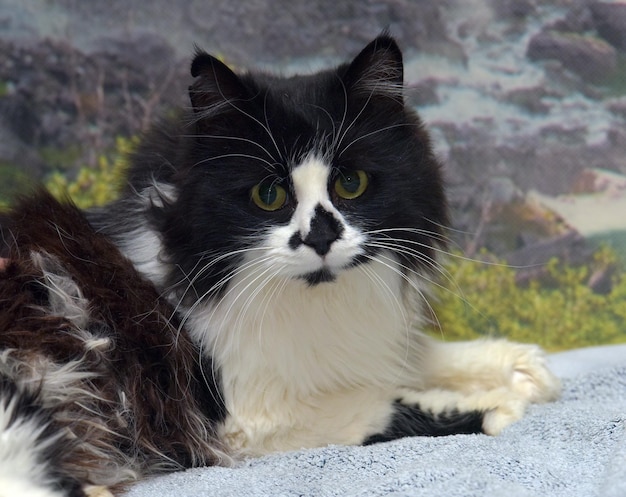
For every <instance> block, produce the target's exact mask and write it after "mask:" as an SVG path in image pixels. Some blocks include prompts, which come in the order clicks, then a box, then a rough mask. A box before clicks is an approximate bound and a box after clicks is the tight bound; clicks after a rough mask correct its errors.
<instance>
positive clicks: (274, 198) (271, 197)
mask: <svg viewBox="0 0 626 497" xmlns="http://www.w3.org/2000/svg"><path fill="white" fill-rule="evenodd" d="M251 197H252V201H253V202H254V203H255V205H256V206H257V207H259V208H260V209H263V210H264V211H277V210H278V209H280V208H281V207H282V206H284V205H285V203H286V202H287V190H285V189H284V188H283V187H282V186H280V185H278V184H276V182H270V181H263V182H261V183H259V184H258V185H254V187H253V188H252V191H251Z"/></svg>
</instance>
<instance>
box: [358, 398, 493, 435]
mask: <svg viewBox="0 0 626 497" xmlns="http://www.w3.org/2000/svg"><path fill="white" fill-rule="evenodd" d="M393 409H394V413H393V417H392V419H391V422H390V423H389V425H388V426H387V428H386V429H385V431H384V432H382V433H377V434H376V435H372V436H370V437H369V438H368V439H367V440H365V441H364V442H363V445H371V444H375V443H379V442H388V441H390V440H395V439H397V438H403V437H416V436H419V437H441V436H446V435H456V434H472V433H483V428H482V422H483V417H484V413H482V412H478V411H472V412H458V411H452V412H450V413H447V414H438V415H434V414H433V413H431V412H427V411H423V410H422V409H421V408H420V406H419V405H407V404H403V403H402V402H401V401H399V400H397V401H396V402H394V405H393Z"/></svg>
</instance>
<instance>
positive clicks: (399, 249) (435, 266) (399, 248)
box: [368, 241, 454, 283]
mask: <svg viewBox="0 0 626 497" xmlns="http://www.w3.org/2000/svg"><path fill="white" fill-rule="evenodd" d="M368 246H370V247H376V248H382V249H386V250H390V251H392V252H395V253H397V254H402V255H406V256H408V257H411V258H414V259H417V260H419V261H420V262H422V263H424V264H426V265H427V266H428V267H430V268H431V269H432V270H433V271H435V272H437V273H439V274H440V275H441V276H443V278H444V279H445V280H446V281H449V282H451V283H454V278H453V277H452V274H451V273H450V272H449V271H448V270H447V269H446V267H445V266H444V265H442V264H441V263H439V262H438V261H437V260H436V259H433V258H432V257H428V256H427V255H425V254H423V253H421V252H419V251H417V250H415V249H412V248H409V247H406V246H404V245H402V244H401V243H392V242H389V241H385V242H381V241H370V242H369V243H368Z"/></svg>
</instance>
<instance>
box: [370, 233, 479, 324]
mask: <svg viewBox="0 0 626 497" xmlns="http://www.w3.org/2000/svg"><path fill="white" fill-rule="evenodd" d="M379 248H383V249H386V250H392V251H395V250H393V249H392V248H391V247H386V246H384V245H381V246H380V247H379ZM407 255H409V254H407ZM377 256H378V257H382V258H385V259H387V260H389V261H391V262H394V263H398V262H397V261H396V260H395V259H393V258H390V257H387V256H384V255H382V254H377ZM420 259H421V260H422V261H423V262H427V259H429V258H425V257H424V258H420ZM430 260H431V261H432V259H430ZM433 262H434V261H433ZM398 264H399V266H400V267H401V268H402V269H404V270H405V271H410V272H412V273H413V274H415V275H416V276H417V277H418V278H419V279H421V280H424V281H427V282H428V284H429V285H430V286H432V287H437V288H439V289H441V290H443V291H445V292H447V293H450V294H451V295H453V296H454V297H456V298H458V299H460V300H461V301H462V302H463V303H464V304H465V305H468V306H469V307H470V308H471V309H472V310H475V311H477V312H479V311H478V309H476V308H475V307H474V306H473V305H472V304H471V303H470V302H469V301H468V300H467V299H466V298H465V296H464V295H463V290H462V289H461V287H460V286H459V285H458V283H457V282H456V280H455V279H454V277H453V276H452V275H451V274H450V273H447V274H446V273H444V272H442V270H440V269H438V268H437V267H436V266H437V265H436V264H433V265H432V267H433V268H435V269H436V270H437V271H439V272H440V273H441V274H443V275H444V277H445V278H446V280H447V281H449V282H450V283H451V284H452V285H454V288H455V290H453V289H452V288H449V287H448V286H446V285H442V284H441V283H438V282H437V281H436V280H434V279H432V278H429V277H428V276H426V275H425V274H424V273H423V272H419V271H415V270H414V269H412V268H411V267H409V266H407V265H406V264H402V263H398ZM457 292H458V293H457Z"/></svg>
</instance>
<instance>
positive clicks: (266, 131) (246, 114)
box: [231, 93, 282, 157]
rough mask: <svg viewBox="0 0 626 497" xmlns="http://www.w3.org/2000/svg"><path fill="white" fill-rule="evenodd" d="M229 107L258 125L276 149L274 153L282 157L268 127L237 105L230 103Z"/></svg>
mask: <svg viewBox="0 0 626 497" xmlns="http://www.w3.org/2000/svg"><path fill="white" fill-rule="evenodd" d="M266 97H267V93H266ZM231 106H232V108H233V109H235V110H236V111H237V112H239V113H240V114H243V115H244V116H246V117H247V118H248V119H250V120H252V121H253V122H255V123H256V124H258V125H259V126H261V128H263V131H265V133H266V134H267V136H268V138H269V139H270V140H271V142H272V144H273V145H274V148H275V149H276V152H278V156H279V157H282V155H281V151H280V148H278V143H276V139H275V138H274V135H273V133H272V130H271V129H270V128H269V126H268V125H265V124H263V123H262V122H261V121H259V120H258V119H257V118H256V117H254V116H253V115H252V114H250V113H248V112H246V111H245V110H243V109H242V108H241V107H238V106H237V105H235V104H234V103H232V102H231Z"/></svg>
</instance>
